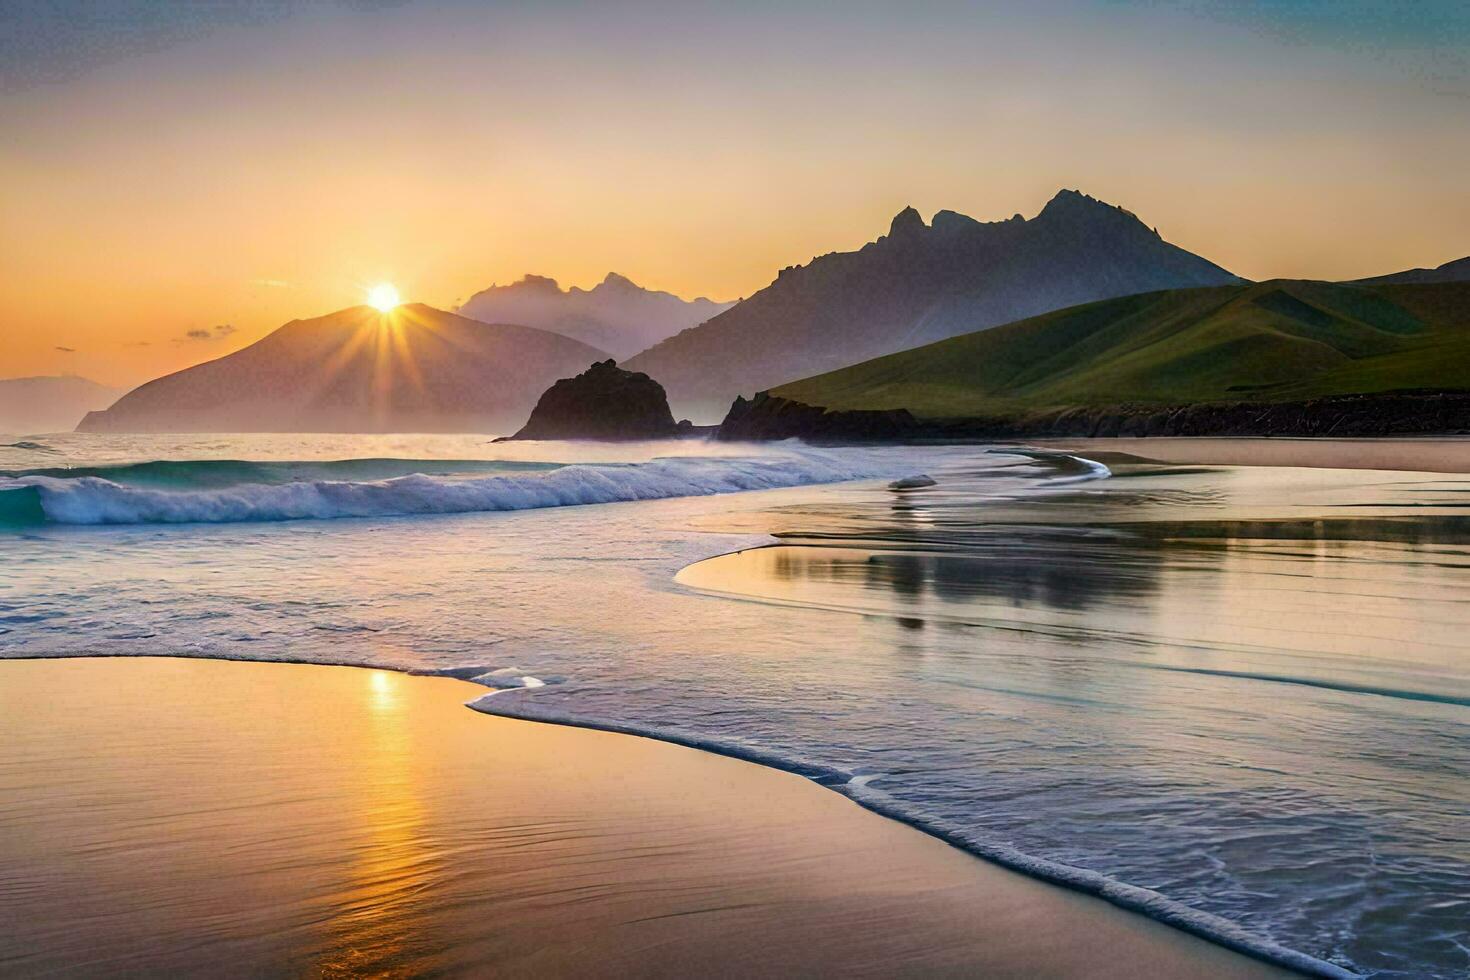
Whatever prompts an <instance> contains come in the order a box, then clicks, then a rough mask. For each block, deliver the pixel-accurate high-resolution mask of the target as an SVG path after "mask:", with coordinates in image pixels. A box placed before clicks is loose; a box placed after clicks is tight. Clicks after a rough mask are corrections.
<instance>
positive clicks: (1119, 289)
mask: <svg viewBox="0 0 1470 980" xmlns="http://www.w3.org/2000/svg"><path fill="white" fill-rule="evenodd" d="M1240 281H1242V280H1241V279H1240V278H1239V277H1237V276H1235V275H1233V274H1231V273H1230V272H1228V271H1226V270H1225V269H1222V268H1221V267H1219V266H1218V265H1215V264H1214V263H1212V262H1210V261H1208V260H1206V259H1203V258H1201V257H1199V256H1197V255H1194V254H1192V253H1190V252H1188V251H1185V250H1184V249H1182V248H1179V247H1177V246H1175V245H1171V244H1169V243H1168V242H1166V241H1164V240H1163V239H1162V238H1161V237H1160V236H1159V235H1158V233H1157V232H1156V231H1154V230H1153V229H1150V228H1149V227H1147V226H1146V225H1144V224H1143V222H1142V221H1140V220H1139V219H1138V218H1137V217H1136V216H1134V215H1133V214H1132V213H1131V212H1129V211H1126V210H1124V209H1123V208H1121V207H1116V206H1114V205H1111V204H1106V203H1104V202H1102V201H1099V200H1097V199H1095V198H1092V197H1089V196H1087V195H1085V194H1082V193H1080V192H1078V191H1070V190H1064V191H1062V192H1060V193H1058V194H1057V195H1056V196H1055V197H1054V198H1052V200H1051V201H1050V202H1049V203H1048V204H1047V205H1046V206H1045V207H1044V208H1043V209H1042V210H1041V212H1040V213H1038V214H1037V215H1036V216H1035V217H1034V218H1031V219H1029V220H1028V219H1026V218H1023V217H1021V216H1020V215H1019V214H1018V215H1016V216H1014V217H1012V218H1010V219H1007V220H1004V221H993V222H981V221H977V220H975V219H973V218H970V217H967V216H965V215H962V214H958V213H956V212H954V211H940V212H938V213H936V214H935V215H934V218H933V220H932V221H931V222H930V223H929V224H925V223H924V221H923V219H922V217H921V216H920V215H919V213H918V212H917V211H915V210H914V209H913V208H905V209H904V210H903V211H901V212H900V213H899V214H898V215H897V216H896V217H895V218H894V219H893V222H892V224H891V226H890V228H889V231H888V234H887V235H884V236H882V237H880V238H879V239H877V240H876V241H874V242H870V243H869V244H867V245H865V246H863V247H862V248H860V249H858V250H857V251H854V252H834V253H829V254H827V255H823V256H821V257H819V258H816V259H813V260H812V261H811V262H810V263H808V264H807V265H804V266H794V267H789V268H786V269H783V270H781V273H780V274H779V275H778V276H777V277H776V279H775V281H774V282H772V283H771V284H770V285H769V286H767V287H766V288H764V289H762V290H760V291H759V292H757V293H756V294H754V295H753V296H751V297H750V298H748V299H746V300H743V301H742V302H740V303H738V304H736V305H735V306H734V307H732V308H731V309H730V310H727V311H726V312H724V313H722V314H720V315H719V316H717V317H715V318H713V319H712V320H710V321H709V322H707V323H704V324H702V325H700V326H697V327H693V328H691V329H688V330H685V331H684V332H682V333H680V334H678V335H677V336H674V337H671V338H669V339H668V340H665V341H663V342H662V343H659V344H657V345H655V346H654V347H652V348H650V349H649V350H647V351H644V352H643V353H641V354H639V355H638V356H637V357H634V358H632V359H630V360H629V361H627V362H626V366H627V367H628V368H629V369H630V370H636V371H643V372H645V373H647V374H649V375H650V376H652V377H654V378H656V379H658V380H659V381H660V383H662V384H663V385H664V387H665V388H667V389H668V392H669V398H670V402H671V404H672V405H673V408H674V412H675V414H676V415H688V416H690V417H692V418H695V419H696V420H708V419H718V418H719V417H721V416H722V415H723V413H724V410H725V409H726V408H727V407H728V406H729V403H730V401H731V400H732V399H733V398H734V397H735V396H736V395H738V394H742V393H744V394H750V393H752V392H755V391H761V390H765V389H769V388H772V387H775V386H776V385H779V384H782V383H785V382H788V381H794V380H796V379H797V378H802V377H808V376H810V375H813V374H819V373H822V372H825V371H831V370H835V369H838V368H841V367H845V366H846V365H849V364H854V363H857V362H859V361H863V360H867V359H869V358H873V357H879V356H882V355H884V354H889V353H893V352H895V351H899V350H904V349H907V348H911V347H917V346H920V345H922V344H926V343H931V342H933V341H936V340H942V339H944V338H947V337H952V336H957V335H959V334H963V333H969V332H971V331H974V330H978V329H985V328H988V327H992V326H999V325H1000V324H1003V323H1009V322H1012V321H1015V320H1018V319H1023V318H1025V317H1028V316H1035V315H1037V314H1040V313H1045V312H1049V311H1051V310H1054V309H1060V308H1062V307H1066V306H1072V305H1076V304H1078V303H1085V302H1090V301H1093V300H1099V299H1107V298H1110V297H1115V296H1122V295H1128V294H1132V293H1139V292H1147V291H1151V290H1158V289H1170V288H1179V287H1187V286H1209V285H1223V284H1228V283H1237V282H1240Z"/></svg>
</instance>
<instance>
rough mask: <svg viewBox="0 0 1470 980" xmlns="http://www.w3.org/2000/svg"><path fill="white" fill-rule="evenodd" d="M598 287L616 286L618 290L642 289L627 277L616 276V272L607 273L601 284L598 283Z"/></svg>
mask: <svg viewBox="0 0 1470 980" xmlns="http://www.w3.org/2000/svg"><path fill="white" fill-rule="evenodd" d="M598 285H599V286H616V287H617V288H619V289H640V290H641V289H642V288H643V287H642V286H640V285H638V284H637V283H636V282H634V281H633V280H631V279H629V278H628V277H627V276H622V275H618V274H617V273H616V272H609V273H608V274H607V275H606V276H604V277H603V279H602V282H600V283H598Z"/></svg>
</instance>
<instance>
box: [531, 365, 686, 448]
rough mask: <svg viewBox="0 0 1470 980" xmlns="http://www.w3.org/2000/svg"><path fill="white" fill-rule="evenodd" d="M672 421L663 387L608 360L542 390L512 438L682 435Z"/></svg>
mask: <svg viewBox="0 0 1470 980" xmlns="http://www.w3.org/2000/svg"><path fill="white" fill-rule="evenodd" d="M689 429H690V426H688V425H687V424H686V425H685V427H684V428H683V429H680V427H679V426H678V425H676V424H675V423H674V416H673V413H672V412H670V411H669V399H668V397H667V396H666V395H665V394H664V389H663V385H661V384H659V383H658V382H657V381H655V380H653V379H652V378H650V377H649V376H648V375H646V374H640V373H638V372H635V371H624V370H623V369H622V368H620V367H618V365H617V362H616V361H614V360H613V359H612V358H608V359H607V360H605V361H598V362H596V363H595V364H593V365H592V366H591V367H589V368H588V369H587V370H585V371H583V372H582V373H581V374H579V375H577V376H576V377H575V378H562V379H561V380H560V381H558V382H557V383H556V384H554V385H552V386H551V387H550V388H548V389H546V393H545V394H543V395H542V396H541V400H540V401H538V402H537V403H536V407H535V409H533V410H532V412H531V418H530V420H529V421H528V422H527V423H526V424H525V426H524V427H523V428H522V429H521V430H520V431H519V432H517V433H516V434H515V435H513V436H511V438H512V439H607V440H617V439H667V438H671V437H673V436H679V435H685V434H688V431H689Z"/></svg>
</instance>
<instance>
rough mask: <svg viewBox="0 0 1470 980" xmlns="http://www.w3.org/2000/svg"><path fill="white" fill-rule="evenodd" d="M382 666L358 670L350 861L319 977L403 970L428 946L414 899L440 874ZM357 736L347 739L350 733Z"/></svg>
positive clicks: (402, 722)
mask: <svg viewBox="0 0 1470 980" xmlns="http://www.w3.org/2000/svg"><path fill="white" fill-rule="evenodd" d="M401 682H402V678H401V677H399V676H397V675H394V674H392V673H390V672H388V671H384V670H367V671H363V672H362V678H361V685H360V691H361V693H360V700H361V703H360V705H359V707H360V709H361V710H360V711H359V712H357V713H358V714H359V716H360V717H361V718H362V719H363V721H364V726H363V727H364V730H363V732H362V736H363V738H362V741H361V744H360V748H359V749H358V750H357V751H354V752H353V765H354V768H355V779H354V781H353V784H352V785H353V789H354V792H353V793H352V794H351V795H349V796H348V797H347V798H346V799H344V800H343V801H342V802H343V804H344V807H345V810H346V812H347V814H348V815H349V816H350V819H351V820H352V821H353V822H354V823H355V824H356V828H357V829H356V832H355V833H354V834H353V837H354V846H353V847H352V848H351V851H350V853H351V856H352V866H351V868H350V870H349V878H348V880H347V881H346V882H345V883H344V885H343V888H342V891H341V894H340V895H339V896H338V897H337V898H336V899H335V900H334V902H333V907H332V910H331V913H332V914H331V916H330V918H329V919H328V920H327V922H326V923H324V926H325V929H324V932H325V938H324V943H323V945H324V946H325V948H326V950H327V952H326V953H324V955H323V956H322V957H321V959H320V960H318V962H317V963H316V964H315V969H316V970H317V971H318V972H320V973H321V975H323V976H327V977H348V976H362V975H365V974H372V975H377V976H384V975H387V976H393V975H408V974H409V973H410V972H412V971H409V970H407V969H405V968H404V967H403V966H402V964H407V963H419V964H422V962H423V957H424V955H425V953H426V951H427V950H428V949H431V948H432V947H433V941H432V938H431V936H430V935H428V933H429V926H430V922H429V917H428V916H426V915H425V911H426V910H425V909H424V908H423V906H422V905H421V904H420V902H419V897H420V895H421V893H423V892H424V891H425V890H426V889H429V888H431V887H432V886H433V885H434V884H435V883H436V882H438V881H439V880H440V878H441V877H442V874H443V859H442V855H441V854H440V852H439V850H438V849H437V848H436V847H435V846H434V844H433V841H432V838H431V837H430V836H429V835H428V834H427V833H426V826H425V805H424V803H423V801H422V799H421V792H420V787H419V785H418V780H417V776H416V772H415V765H416V763H417V762H421V761H422V760H417V759H416V758H415V746H414V737H413V732H412V731H410V729H409V719H408V718H407V717H406V713H405V711H404V705H403V695H402V689H401ZM354 742H356V740H354Z"/></svg>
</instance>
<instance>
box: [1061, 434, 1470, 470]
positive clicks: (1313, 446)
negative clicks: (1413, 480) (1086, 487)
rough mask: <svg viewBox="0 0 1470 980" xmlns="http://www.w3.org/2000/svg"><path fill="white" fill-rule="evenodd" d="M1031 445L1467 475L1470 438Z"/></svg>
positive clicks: (1157, 457) (1174, 459)
mask: <svg viewBox="0 0 1470 980" xmlns="http://www.w3.org/2000/svg"><path fill="white" fill-rule="evenodd" d="M1036 445H1039V446H1044V447H1048V448H1052V449H1062V450H1066V451H1067V452H1078V453H1086V454H1089V458H1095V459H1097V460H1098V461H1099V462H1104V463H1105V462H1107V459H1106V454H1107V453H1123V454H1126V455H1128V456H1132V457H1136V458H1139V459H1148V460H1154V461H1157V462H1160V463H1199V464H1203V465H1216V466H1309V467H1324V468H1328V469H1360V470H1407V471H1411V472H1419V473H1470V437H1464V438H1454V437H1425V438H1404V439H1244V438H1230V437H1215V438H1193V439H1185V438H1169V437H1164V438H1151V439H1055V440H1047V441H1044V442H1039V443H1036ZM1097 454H1104V455H1102V456H1099V455H1097Z"/></svg>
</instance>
